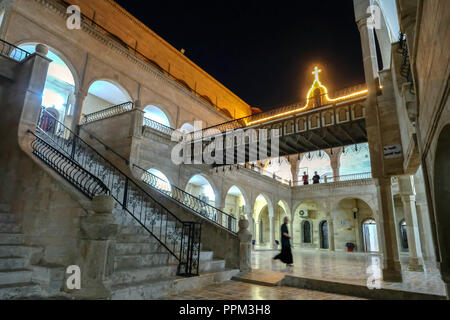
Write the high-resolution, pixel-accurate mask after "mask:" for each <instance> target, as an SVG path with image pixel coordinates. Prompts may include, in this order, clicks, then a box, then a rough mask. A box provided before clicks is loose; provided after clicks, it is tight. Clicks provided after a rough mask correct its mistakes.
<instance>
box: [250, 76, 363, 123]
mask: <svg viewBox="0 0 450 320" xmlns="http://www.w3.org/2000/svg"><path fill="white" fill-rule="evenodd" d="M320 72H322V70H320V69H319V68H318V67H315V68H314V72H313V73H312V74H313V75H315V79H314V83H313V85H312V86H311V89H309V91H308V94H307V95H306V105H305V106H303V107H300V108H297V109H295V110H291V111H287V112H283V113H280V114H277V115H274V116H270V117H266V118H263V119H259V120H255V121H250V122H248V123H246V125H247V126H251V125H254V124H258V123H261V122H266V121H269V120H272V119H276V118H279V117H284V116H289V115H291V114H294V113H298V112H301V111H305V110H306V109H308V106H309V102H310V100H311V98H314V96H313V94H314V91H315V90H316V89H322V90H323V91H324V92H325V94H324V95H323V96H324V97H325V99H326V100H327V102H339V101H344V100H348V99H351V98H355V97H359V96H362V95H364V94H367V93H369V90H368V89H366V90H362V91H359V92H354V93H351V94H348V95H345V96H341V97H338V98H335V99H333V98H330V97H329V96H328V89H327V88H326V87H325V86H324V85H323V84H322V83H321V82H320V79H319V73H320Z"/></svg>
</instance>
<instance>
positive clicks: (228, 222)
mask: <svg viewBox="0 0 450 320" xmlns="http://www.w3.org/2000/svg"><path fill="white" fill-rule="evenodd" d="M147 120H149V119H147ZM153 122H154V121H152V120H150V121H148V122H147V124H152V123H153ZM162 126H163V125H162ZM152 128H153V129H156V127H155V126H152ZM163 128H169V127H166V126H163ZM169 129H171V128H169ZM80 130H83V131H84V132H85V133H86V134H88V136H89V138H90V139H92V140H95V141H96V142H98V143H99V144H101V145H102V146H103V147H104V148H105V150H108V151H110V152H111V153H113V154H114V155H115V156H116V157H118V158H119V159H121V160H122V161H123V162H125V164H127V165H129V160H128V159H126V158H125V157H123V156H122V155H120V154H119V153H118V152H116V151H115V150H114V149H112V148H111V147H109V146H108V145H106V144H105V143H104V142H103V141H102V140H100V139H99V138H97V137H95V136H94V135H93V134H92V133H90V132H89V131H87V130H86V129H84V128H83V126H81V127H80ZM156 130H157V129H156ZM171 130H173V129H171ZM133 169H134V170H136V172H137V173H138V177H139V179H141V180H142V182H143V183H145V184H146V185H147V186H149V187H150V188H152V189H155V190H156V191H158V192H160V193H162V194H164V195H165V196H168V197H170V198H172V199H173V200H175V201H176V202H178V203H179V204H181V205H183V206H184V207H186V208H188V209H190V210H191V211H193V212H194V213H196V214H197V215H199V216H200V217H202V218H205V219H207V220H209V221H211V222H213V223H214V224H216V225H219V226H220V227H223V228H225V229H227V230H229V231H231V232H233V233H236V232H237V231H238V230H237V228H238V225H237V219H236V218H235V217H233V216H232V215H231V214H228V213H225V212H223V211H222V210H220V209H217V208H216V207H214V206H212V205H210V204H209V203H207V202H205V201H203V200H201V199H199V198H198V197H195V196H194V195H192V194H190V193H188V192H186V191H184V190H183V189H180V188H178V187H177V186H175V185H173V184H171V183H170V182H167V181H165V180H163V179H161V178H160V177H158V176H156V175H154V174H152V173H150V172H148V171H147V170H145V169H143V168H141V167H140V166H138V165H135V164H133Z"/></svg>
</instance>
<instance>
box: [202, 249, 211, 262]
mask: <svg viewBox="0 0 450 320" xmlns="http://www.w3.org/2000/svg"><path fill="white" fill-rule="evenodd" d="M213 258H214V252H212V251H200V261H210V260H212V259H213Z"/></svg>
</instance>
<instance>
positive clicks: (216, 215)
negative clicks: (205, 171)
mask: <svg viewBox="0 0 450 320" xmlns="http://www.w3.org/2000/svg"><path fill="white" fill-rule="evenodd" d="M133 167H134V169H135V170H136V171H137V173H138V175H139V176H140V177H141V179H142V181H143V182H144V183H145V184H147V185H148V186H150V187H151V188H153V189H156V190H158V191H159V192H161V193H163V194H165V195H167V196H169V197H171V198H172V199H174V200H175V201H177V202H178V203H180V204H181V205H183V206H184V207H187V208H188V209H190V210H192V211H194V212H195V213H197V214H198V215H200V216H201V217H204V218H206V219H207V220H210V221H212V222H213V223H215V224H217V225H220V226H222V227H224V228H226V229H228V230H229V231H231V232H234V233H236V232H237V231H238V230H237V219H236V218H235V217H233V216H232V215H230V214H228V213H225V212H223V211H222V210H219V209H217V208H215V207H214V206H212V205H210V204H208V203H206V202H205V201H202V200H200V199H199V198H197V197H195V196H193V195H192V194H190V193H187V192H186V191H184V190H182V189H180V188H178V187H176V186H174V185H172V184H171V183H169V182H167V181H164V180H163V179H161V178H159V177H157V176H155V175H154V174H152V173H150V172H148V171H146V170H144V169H142V168H141V167H139V166H136V165H133Z"/></svg>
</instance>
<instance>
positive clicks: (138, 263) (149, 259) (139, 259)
mask: <svg viewBox="0 0 450 320" xmlns="http://www.w3.org/2000/svg"><path fill="white" fill-rule="evenodd" d="M168 262H169V254H168V253H150V254H137V255H128V256H116V257H115V263H114V270H118V271H119V270H123V269H131V268H143V267H151V266H159V265H164V264H167V263H168Z"/></svg>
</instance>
